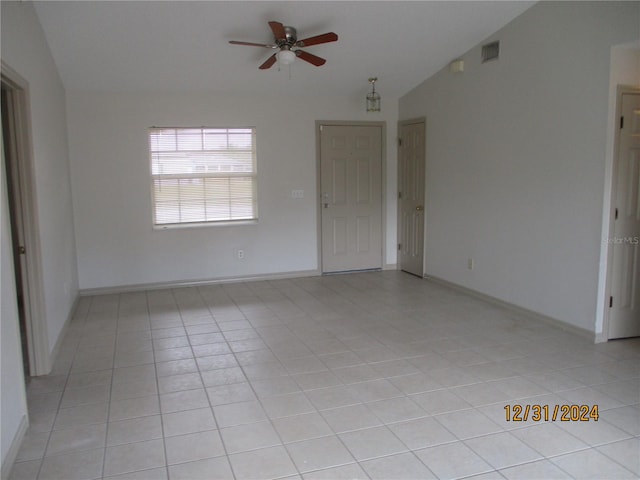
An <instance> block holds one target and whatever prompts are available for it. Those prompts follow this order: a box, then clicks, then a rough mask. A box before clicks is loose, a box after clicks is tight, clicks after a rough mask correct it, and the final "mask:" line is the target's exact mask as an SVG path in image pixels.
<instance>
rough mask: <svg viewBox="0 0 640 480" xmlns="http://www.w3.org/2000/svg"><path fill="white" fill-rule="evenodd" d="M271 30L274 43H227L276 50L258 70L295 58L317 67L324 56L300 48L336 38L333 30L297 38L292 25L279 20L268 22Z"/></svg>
mask: <svg viewBox="0 0 640 480" xmlns="http://www.w3.org/2000/svg"><path fill="white" fill-rule="evenodd" d="M269 26H270V27H271V31H272V32H273V36H274V38H275V43H274V44H271V45H269V44H264V43H252V42H237V41H235V40H231V41H230V42H229V43H230V44H232V45H249V46H251V47H264V48H272V49H274V50H278V51H277V52H276V53H274V54H273V55H271V56H270V57H269V58H267V60H266V61H265V62H264V63H263V64H262V65H260V67H259V68H260V70H266V69H267V68H271V67H272V66H273V64H274V63H276V61H279V62H280V64H281V65H289V64H291V63H293V62H294V60H295V59H296V58H299V59H300V60H304V61H305V62H309V63H310V64H311V65H315V66H316V67H319V66H321V65H324V64H325V63H326V60H325V59H324V58H321V57H318V56H316V55H313V54H311V53H309V52H305V51H304V50H300V49H301V48H302V47H310V46H312V45H319V44H321V43H329V42H335V41H336V40H338V35H336V34H335V33H333V32H328V33H323V34H322V35H316V36H314V37H309V38H305V39H303V40H298V34H297V32H296V29H295V28H293V27H287V26H284V25H283V24H282V23H280V22H269Z"/></svg>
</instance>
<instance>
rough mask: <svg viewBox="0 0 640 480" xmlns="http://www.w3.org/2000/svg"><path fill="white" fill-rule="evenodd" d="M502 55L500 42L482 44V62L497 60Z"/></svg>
mask: <svg viewBox="0 0 640 480" xmlns="http://www.w3.org/2000/svg"><path fill="white" fill-rule="evenodd" d="M499 56H500V42H499V41H497V40H496V41H495V42H491V43H487V44H486V45H483V46H482V63H484V62H489V61H491V60H497V59H498V57H499Z"/></svg>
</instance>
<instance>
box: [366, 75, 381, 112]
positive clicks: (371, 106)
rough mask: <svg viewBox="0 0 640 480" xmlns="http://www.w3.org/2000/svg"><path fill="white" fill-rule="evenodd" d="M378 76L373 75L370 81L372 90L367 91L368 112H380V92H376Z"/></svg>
mask: <svg viewBox="0 0 640 480" xmlns="http://www.w3.org/2000/svg"><path fill="white" fill-rule="evenodd" d="M377 81H378V77H371V78H370V79H369V83H370V84H371V91H370V92H369V93H367V112H379V111H380V94H379V93H378V92H376V82H377Z"/></svg>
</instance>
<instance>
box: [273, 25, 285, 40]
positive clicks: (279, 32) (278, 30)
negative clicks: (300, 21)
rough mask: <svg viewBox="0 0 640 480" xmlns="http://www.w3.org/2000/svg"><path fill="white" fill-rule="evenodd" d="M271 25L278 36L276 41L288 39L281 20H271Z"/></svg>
mask: <svg viewBox="0 0 640 480" xmlns="http://www.w3.org/2000/svg"><path fill="white" fill-rule="evenodd" d="M269 26H270V27H271V31H272V32H273V36H274V37H276V41H278V40H286V39H287V34H286V33H285V31H284V25H282V24H281V23H280V22H269Z"/></svg>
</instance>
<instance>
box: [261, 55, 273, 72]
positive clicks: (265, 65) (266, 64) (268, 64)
mask: <svg viewBox="0 0 640 480" xmlns="http://www.w3.org/2000/svg"><path fill="white" fill-rule="evenodd" d="M276 55H277V54H276V53H274V54H273V55H271V56H270V57H269V58H267V60H266V62H264V63H263V64H262V65H260V67H259V68H260V70H266V69H267V68H271V67H272V66H273V64H274V63H276V60H277V58H276Z"/></svg>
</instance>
